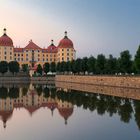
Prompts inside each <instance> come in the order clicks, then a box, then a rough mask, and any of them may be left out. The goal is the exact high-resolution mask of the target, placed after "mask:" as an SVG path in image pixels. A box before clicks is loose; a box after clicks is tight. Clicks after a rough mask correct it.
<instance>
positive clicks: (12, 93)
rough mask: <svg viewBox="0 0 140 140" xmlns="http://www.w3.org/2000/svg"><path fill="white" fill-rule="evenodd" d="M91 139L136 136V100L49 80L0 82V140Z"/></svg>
mask: <svg viewBox="0 0 140 140" xmlns="http://www.w3.org/2000/svg"><path fill="white" fill-rule="evenodd" d="M134 94H135V93H134ZM93 139H94V140H139V139H140V101H139V100H132V99H129V98H121V97H114V96H109V95H108V96H107V95H103V94H99V93H93V94H91V93H88V92H83V91H77V90H74V89H73V90H71V89H67V88H65V89H63V88H60V87H59V88H56V87H55V86H54V85H33V84H30V85H28V84H24V85H8V84H6V85H0V140H93Z"/></svg>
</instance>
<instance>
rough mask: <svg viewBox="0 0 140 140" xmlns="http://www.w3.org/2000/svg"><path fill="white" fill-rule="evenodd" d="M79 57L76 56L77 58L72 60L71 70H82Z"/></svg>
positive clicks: (75, 71) (77, 71)
mask: <svg viewBox="0 0 140 140" xmlns="http://www.w3.org/2000/svg"><path fill="white" fill-rule="evenodd" d="M81 61H82V60H81V59H80V58H78V59H77V60H75V61H73V72H74V73H78V74H79V73H80V72H81V70H82V67H81Z"/></svg>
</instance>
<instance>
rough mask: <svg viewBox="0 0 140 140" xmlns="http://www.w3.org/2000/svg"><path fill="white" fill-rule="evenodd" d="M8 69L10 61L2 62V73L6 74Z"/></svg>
mask: <svg viewBox="0 0 140 140" xmlns="http://www.w3.org/2000/svg"><path fill="white" fill-rule="evenodd" d="M7 71H8V63H7V62H6V61H1V62H0V73H2V74H4V73H6V72H7Z"/></svg>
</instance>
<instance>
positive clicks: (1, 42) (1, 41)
mask: <svg viewBox="0 0 140 140" xmlns="http://www.w3.org/2000/svg"><path fill="white" fill-rule="evenodd" d="M3 31H4V33H3V35H2V36H1V37H0V46H9V47H13V41H12V39H11V38H10V37H9V36H7V34H6V29H5V28H4V29H3Z"/></svg>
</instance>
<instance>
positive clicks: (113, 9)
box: [0, 0, 140, 58]
mask: <svg viewBox="0 0 140 140" xmlns="http://www.w3.org/2000/svg"><path fill="white" fill-rule="evenodd" d="M139 5H140V1H139V0H127V2H126V1H122V0H106V1H103V0H86V1H81V0H71V1H70V2H69V3H68V2H67V1H65V0H53V1H52V0H28V1H27V0H20V1H19V0H14V1H11V0H5V1H1V2H0V19H1V24H0V36H2V35H3V28H6V29H7V35H8V36H9V37H11V38H12V40H13V43H14V46H20V47H21V48H23V47H25V46H26V45H27V44H28V42H29V41H30V40H31V39H32V40H33V42H34V43H36V44H37V45H38V46H40V47H41V48H43V47H48V46H49V45H50V44H51V40H52V39H53V40H54V44H55V45H56V46H57V45H58V43H59V41H60V40H61V39H62V38H63V37H64V31H68V37H69V38H70V39H71V40H72V41H73V43H74V48H75V49H76V52H77V58H78V57H80V58H81V57H84V56H87V57H89V56H90V55H93V56H95V57H96V56H97V55H98V54H104V55H105V56H106V57H107V56H108V55H109V54H112V55H113V56H115V57H119V54H120V52H122V51H124V50H129V51H130V54H132V57H134V55H135V53H136V51H137V49H138V46H139V45H140V18H139V13H140V8H139ZM3 13H4V14H3Z"/></svg>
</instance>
